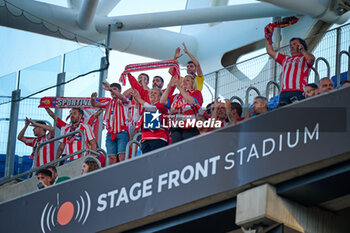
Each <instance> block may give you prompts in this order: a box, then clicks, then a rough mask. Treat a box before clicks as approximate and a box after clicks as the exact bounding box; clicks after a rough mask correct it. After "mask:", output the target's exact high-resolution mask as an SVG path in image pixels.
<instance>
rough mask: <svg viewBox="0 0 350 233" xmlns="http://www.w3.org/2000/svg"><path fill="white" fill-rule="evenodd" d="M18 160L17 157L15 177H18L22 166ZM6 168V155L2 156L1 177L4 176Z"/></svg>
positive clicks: (0, 163) (16, 156)
mask: <svg viewBox="0 0 350 233" xmlns="http://www.w3.org/2000/svg"><path fill="white" fill-rule="evenodd" d="M18 160H19V157H18V155H15V161H14V169H13V175H17V174H18V173H19V172H20V164H19V162H18ZM5 167H6V155H5V154H0V177H3V176H4V174H5Z"/></svg>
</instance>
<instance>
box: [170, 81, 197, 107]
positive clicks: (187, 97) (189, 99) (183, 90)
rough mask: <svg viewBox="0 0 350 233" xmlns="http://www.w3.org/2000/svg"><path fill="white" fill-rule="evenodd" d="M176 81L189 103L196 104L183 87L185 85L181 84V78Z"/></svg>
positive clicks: (177, 86)
mask: <svg viewBox="0 0 350 233" xmlns="http://www.w3.org/2000/svg"><path fill="white" fill-rule="evenodd" d="M174 82H175V85H176V88H177V89H178V90H179V91H180V93H181V94H182V96H183V97H184V99H185V100H186V102H187V103H188V104H195V103H196V101H195V100H194V98H193V97H192V96H191V95H190V94H188V93H187V91H185V89H183V87H182V86H181V83H180V80H178V79H176V80H175V81H174Z"/></svg>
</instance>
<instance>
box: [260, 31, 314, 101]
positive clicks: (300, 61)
mask: <svg viewBox="0 0 350 233" xmlns="http://www.w3.org/2000/svg"><path fill="white" fill-rule="evenodd" d="M265 45H266V51H267V53H268V54H269V55H270V57H272V58H273V59H275V60H276V62H278V63H279V64H280V65H282V67H283V73H282V80H281V94H280V97H279V104H280V105H285V104H290V103H292V102H293V101H295V100H302V99H305V96H304V95H303V92H304V87H305V86H306V84H307V83H308V78H309V74H310V70H311V67H312V65H313V64H314V61H315V57H314V55H312V54H311V53H309V52H308V51H307V44H306V42H305V41H304V40H303V39H301V38H292V39H291V40H290V41H289V46H290V54H291V56H286V55H284V54H281V53H279V52H276V51H275V50H274V49H273V47H272V44H270V43H269V41H268V40H266V42H265Z"/></svg>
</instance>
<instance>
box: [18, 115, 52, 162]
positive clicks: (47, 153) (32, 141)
mask: <svg viewBox="0 0 350 233" xmlns="http://www.w3.org/2000/svg"><path fill="white" fill-rule="evenodd" d="M29 125H31V126H34V129H33V132H34V135H35V137H25V136H24V133H25V131H26V130H27V128H28V126H29ZM46 131H49V133H47V134H46ZM54 136H55V131H54V128H53V127H51V126H49V125H46V123H45V122H44V121H36V122H34V121H32V120H30V119H28V118H26V121H25V125H24V128H23V129H22V130H21V132H20V133H19V134H18V137H17V139H18V140H20V141H21V142H24V143H25V144H26V145H27V146H31V147H33V153H32V154H31V158H33V159H34V151H35V149H36V148H37V147H38V146H39V145H40V144H41V143H44V142H46V141H48V140H50V139H52V138H54ZM54 158H55V144H54V143H53V142H52V143H49V144H46V145H45V146H43V147H41V148H40V150H39V151H38V158H37V163H36V166H37V167H39V166H41V165H44V164H46V163H49V162H51V161H53V160H54Z"/></svg>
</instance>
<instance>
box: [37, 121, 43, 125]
mask: <svg viewBox="0 0 350 233" xmlns="http://www.w3.org/2000/svg"><path fill="white" fill-rule="evenodd" d="M35 123H38V124H42V125H46V122H45V121H35Z"/></svg>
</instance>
